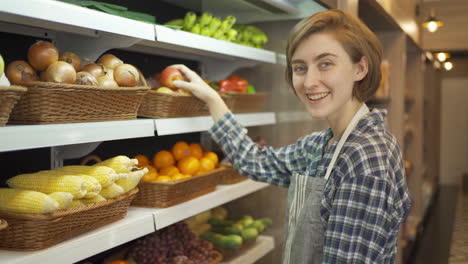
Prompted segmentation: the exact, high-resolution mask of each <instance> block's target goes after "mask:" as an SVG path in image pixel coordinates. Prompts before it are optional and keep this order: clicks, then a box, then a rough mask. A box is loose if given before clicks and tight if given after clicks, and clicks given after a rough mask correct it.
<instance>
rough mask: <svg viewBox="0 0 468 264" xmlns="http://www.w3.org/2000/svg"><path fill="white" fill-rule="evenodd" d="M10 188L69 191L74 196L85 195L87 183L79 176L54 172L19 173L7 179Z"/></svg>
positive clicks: (45, 191)
mask: <svg viewBox="0 0 468 264" xmlns="http://www.w3.org/2000/svg"><path fill="white" fill-rule="evenodd" d="M7 184H8V186H10V187H11V188H18V189H25V190H33V191H38V192H43V193H45V194H50V193H53V192H69V193H71V194H72V195H73V197H74V198H81V197H83V196H85V194H86V189H87V188H88V184H87V183H86V181H85V180H84V179H82V178H80V177H77V176H73V175H66V174H63V175H60V176H57V174H55V173H46V172H40V173H32V174H20V175H17V176H15V177H13V178H10V179H8V180H7Z"/></svg>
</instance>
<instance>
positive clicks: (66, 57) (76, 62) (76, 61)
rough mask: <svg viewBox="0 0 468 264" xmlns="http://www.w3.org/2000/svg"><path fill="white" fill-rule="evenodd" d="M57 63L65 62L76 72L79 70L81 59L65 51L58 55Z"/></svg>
mask: <svg viewBox="0 0 468 264" xmlns="http://www.w3.org/2000/svg"><path fill="white" fill-rule="evenodd" d="M59 61H65V62H68V63H70V64H71V65H72V66H73V68H75V71H76V72H78V71H79V70H80V69H81V59H80V57H79V56H78V55H76V54H75V53H73V52H70V51H66V52H64V53H62V54H60V57H59Z"/></svg>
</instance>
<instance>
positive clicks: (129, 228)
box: [0, 207, 155, 264]
mask: <svg viewBox="0 0 468 264" xmlns="http://www.w3.org/2000/svg"><path fill="white" fill-rule="evenodd" d="M154 231H155V227H154V220H153V216H152V214H151V210H150V209H146V208H134V207H130V208H129V210H128V213H127V216H126V217H125V218H124V219H122V220H119V221H117V222H115V223H112V224H109V225H105V226H103V227H100V228H97V229H93V230H90V231H88V232H85V233H82V234H80V235H77V236H74V237H72V238H70V239H67V240H66V241H64V242H62V243H59V244H57V245H55V246H53V247H50V248H47V249H44V250H40V251H32V252H22V251H7V250H0V263H8V264H23V263H24V264H30V263H74V262H77V261H80V260H82V259H85V258H88V257H90V256H93V255H95V254H97V253H100V252H103V251H105V250H108V249H111V248H114V247H116V246H118V245H121V244H123V243H126V242H128V241H131V240H134V239H136V238H138V237H141V236H144V235H147V234H150V233H152V232H154Z"/></svg>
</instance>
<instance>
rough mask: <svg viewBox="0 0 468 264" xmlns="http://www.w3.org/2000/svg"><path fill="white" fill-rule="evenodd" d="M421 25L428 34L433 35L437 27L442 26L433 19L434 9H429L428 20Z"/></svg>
mask: <svg viewBox="0 0 468 264" xmlns="http://www.w3.org/2000/svg"><path fill="white" fill-rule="evenodd" d="M422 25H423V27H425V28H427V30H428V31H429V32H431V33H433V32H436V31H437V29H438V28H439V27H441V26H443V25H444V23H442V21H440V20H438V19H437V18H436V17H435V11H434V8H431V11H430V15H429V18H428V19H426V21H424V23H423V24H422Z"/></svg>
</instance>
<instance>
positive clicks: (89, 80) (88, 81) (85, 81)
mask: <svg viewBox="0 0 468 264" xmlns="http://www.w3.org/2000/svg"><path fill="white" fill-rule="evenodd" d="M76 84H81V85H92V86H98V81H97V79H96V77H94V75H92V74H91V73H89V72H84V71H81V72H78V73H77V74H76Z"/></svg>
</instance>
